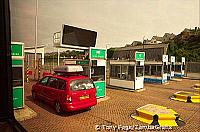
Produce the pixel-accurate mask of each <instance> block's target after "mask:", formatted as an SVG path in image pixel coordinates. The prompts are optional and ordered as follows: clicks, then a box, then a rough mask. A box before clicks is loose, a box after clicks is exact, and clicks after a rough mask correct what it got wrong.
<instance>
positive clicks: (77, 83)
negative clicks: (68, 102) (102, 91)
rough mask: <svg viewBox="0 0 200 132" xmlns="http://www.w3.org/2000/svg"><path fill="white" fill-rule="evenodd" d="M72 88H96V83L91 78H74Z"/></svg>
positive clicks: (75, 89)
mask: <svg viewBox="0 0 200 132" xmlns="http://www.w3.org/2000/svg"><path fill="white" fill-rule="evenodd" d="M70 88H71V90H72V91H79V90H87V89H91V88H94V84H93V82H92V80H90V79H80V80H72V81H71V82H70Z"/></svg>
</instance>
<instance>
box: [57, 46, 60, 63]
mask: <svg viewBox="0 0 200 132" xmlns="http://www.w3.org/2000/svg"><path fill="white" fill-rule="evenodd" d="M57 49H58V50H57V51H58V66H60V49H59V48H57Z"/></svg>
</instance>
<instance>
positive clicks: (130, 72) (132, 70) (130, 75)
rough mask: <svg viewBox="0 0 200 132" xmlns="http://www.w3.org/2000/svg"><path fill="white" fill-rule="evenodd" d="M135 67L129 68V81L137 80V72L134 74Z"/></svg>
mask: <svg viewBox="0 0 200 132" xmlns="http://www.w3.org/2000/svg"><path fill="white" fill-rule="evenodd" d="M134 71H135V70H134V66H128V78H127V79H128V80H134V79H135V75H134V74H135V72H134Z"/></svg>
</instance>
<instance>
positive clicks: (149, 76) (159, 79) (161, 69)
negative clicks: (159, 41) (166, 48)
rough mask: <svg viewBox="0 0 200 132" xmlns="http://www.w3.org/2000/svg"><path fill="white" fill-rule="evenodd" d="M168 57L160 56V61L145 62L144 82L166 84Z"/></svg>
mask: <svg viewBox="0 0 200 132" xmlns="http://www.w3.org/2000/svg"><path fill="white" fill-rule="evenodd" d="M167 74H168V55H163V56H162V62H161V61H148V62H145V76H144V82H147V83H159V84H163V83H166V82H167Z"/></svg>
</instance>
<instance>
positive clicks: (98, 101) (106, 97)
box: [97, 96, 110, 103]
mask: <svg viewBox="0 0 200 132" xmlns="http://www.w3.org/2000/svg"><path fill="white" fill-rule="evenodd" d="M108 99H110V97H108V96H105V97H103V98H98V99H97V103H100V102H102V101H106V100H108Z"/></svg>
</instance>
